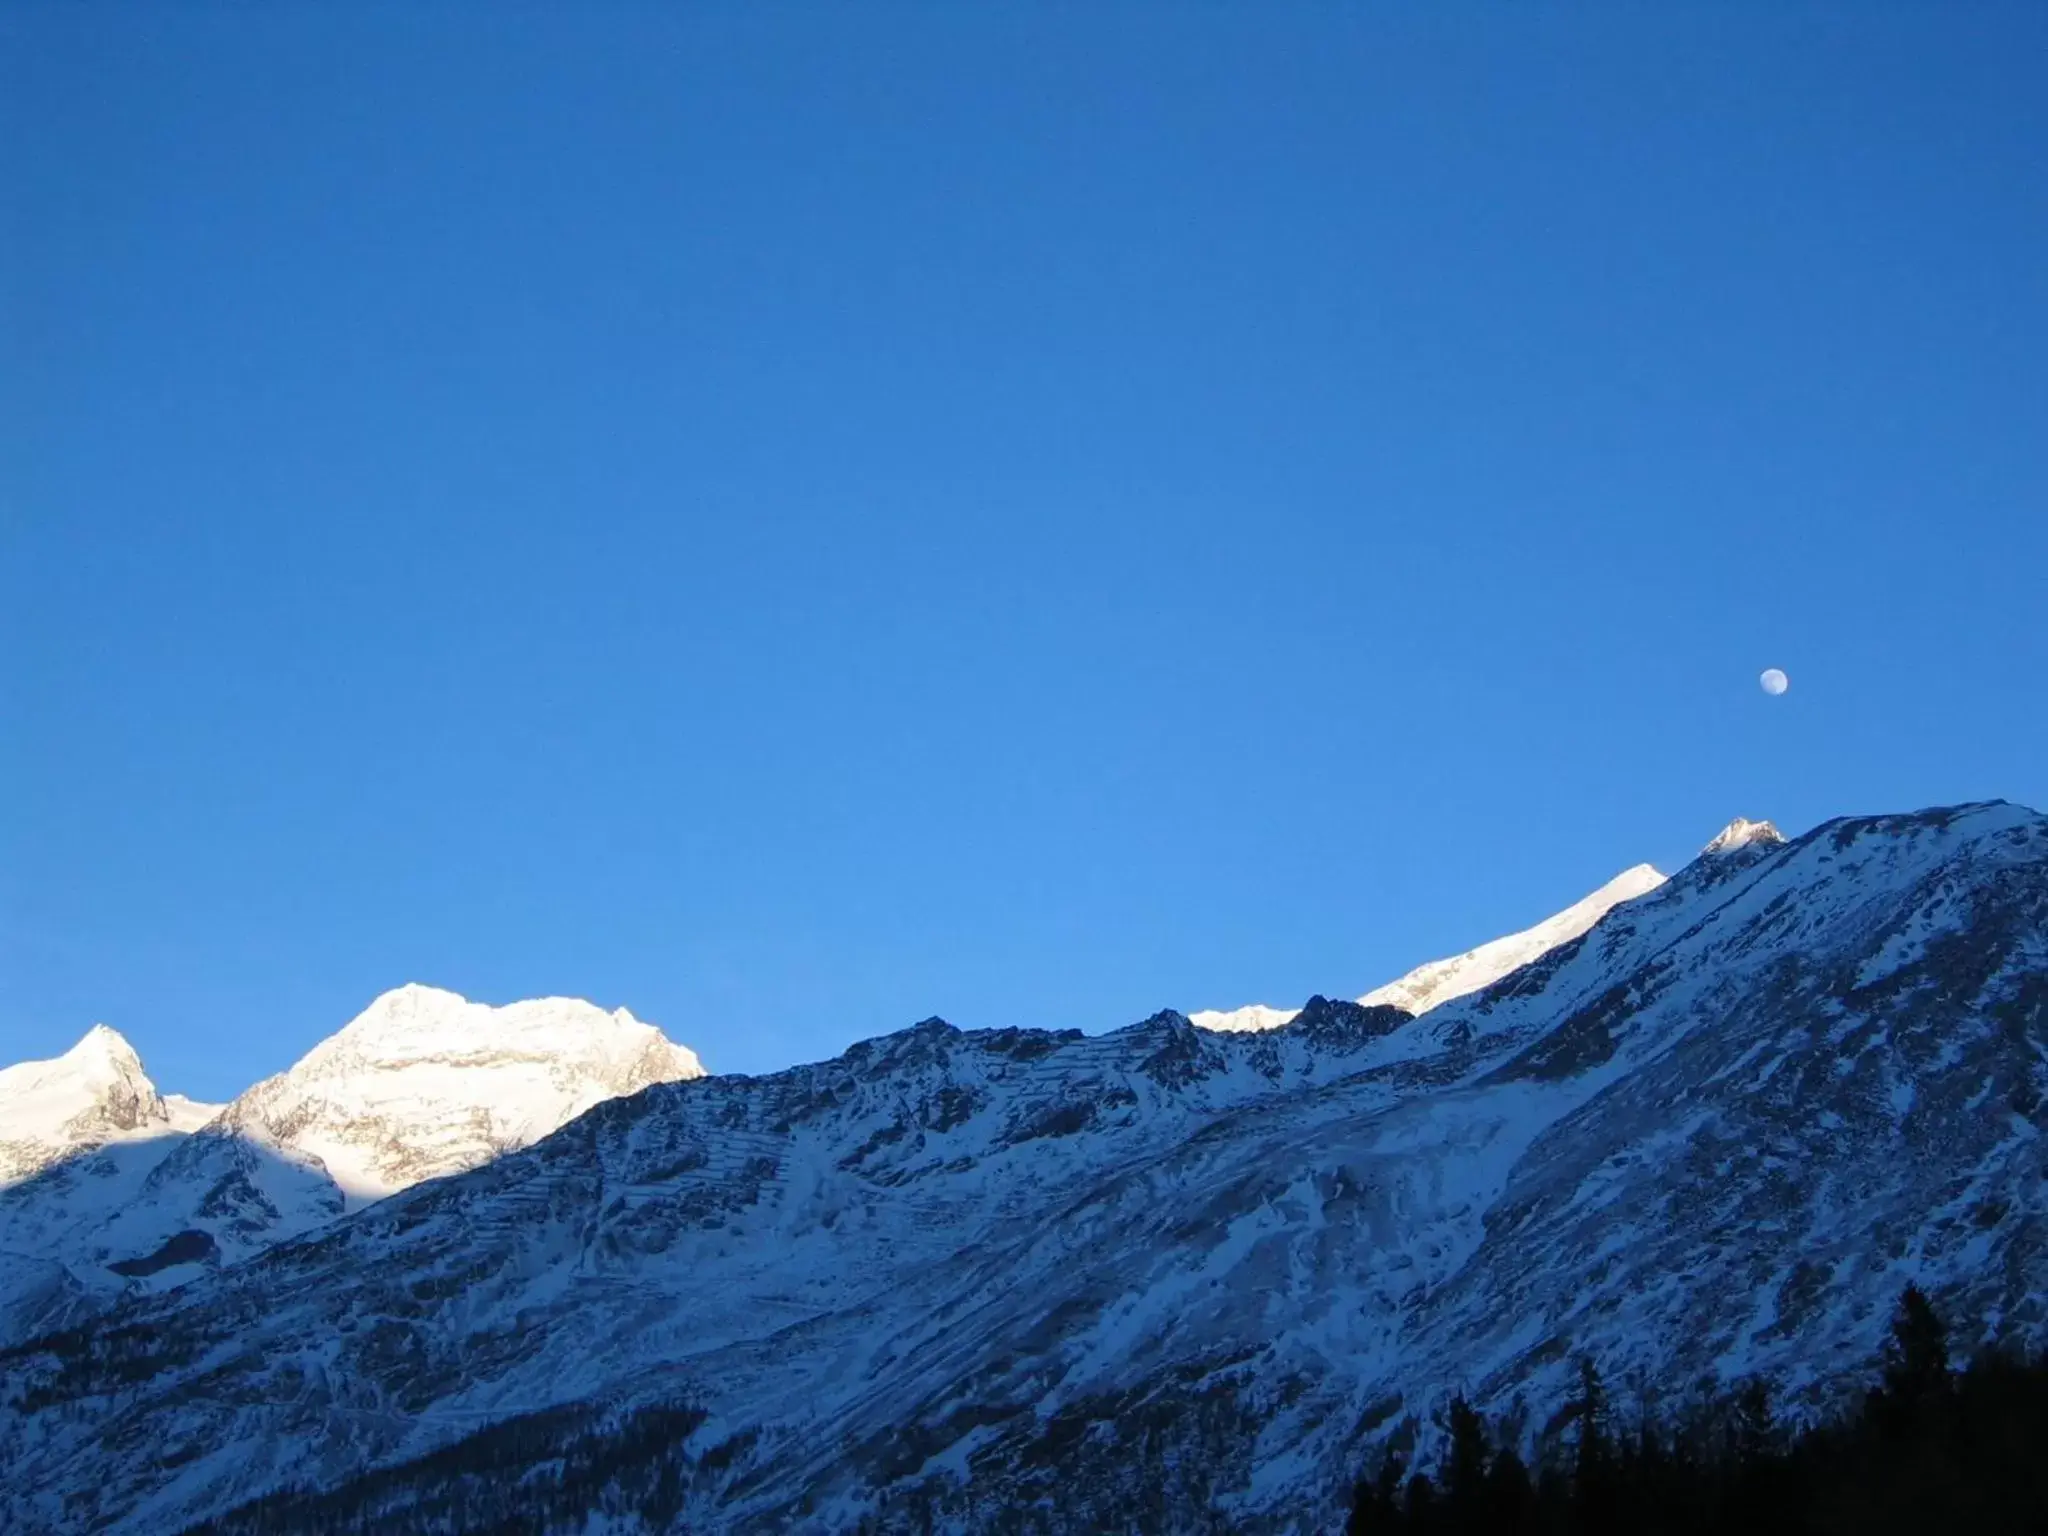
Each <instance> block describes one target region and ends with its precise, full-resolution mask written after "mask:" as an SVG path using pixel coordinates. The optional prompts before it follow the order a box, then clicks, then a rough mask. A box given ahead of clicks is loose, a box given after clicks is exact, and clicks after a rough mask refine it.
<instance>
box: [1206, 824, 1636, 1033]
mask: <svg viewBox="0 0 2048 1536" xmlns="http://www.w3.org/2000/svg"><path fill="white" fill-rule="evenodd" d="M1663 883H1664V876H1663V874H1661V873H1660V872H1659V871H1658V870H1656V869H1655V868H1653V867H1652V866H1650V865H1648V864H1637V865H1634V866H1633V867H1631V868H1629V869H1625V870H1623V871H1622V872H1621V873H1620V874H1618V875H1616V876H1615V877H1614V878H1613V879H1612V880H1609V881H1608V882H1607V883H1606V884H1605V885H1603V886H1601V887H1600V888H1599V889H1598V890H1596V891H1593V892H1591V893H1590V894H1588V895H1586V896H1582V897H1580V898H1579V900H1577V901H1575V902H1573V903H1572V904H1571V905H1570V906H1568V907H1566V908H1565V909H1564V910H1563V911H1562V912H1558V913H1555V914H1553V915H1552V916H1550V917H1547V918H1545V919H1544V920H1543V921H1542V922H1540V923H1538V924H1536V925H1535V926H1534V927H1532V928H1525V929H1523V930H1522V931H1521V932H1519V933H1510V934H1507V935H1505V936H1503V937H1501V938H1498V939H1492V940H1489V941H1488V942H1487V943H1484V944H1481V945H1479V946H1478V947H1476V948H1474V949H1468V950H1466V951H1465V952H1464V953H1463V954H1461V955H1452V956H1450V957H1448V958H1446V959H1442V960H1431V961H1427V962H1426V963H1424V964H1422V965H1418V966H1417V967H1416V968H1415V969H1414V970H1412V971H1410V972H1408V973H1407V974H1406V975H1405V976H1401V977H1398V978H1396V979H1395V980H1393V981H1390V982H1388V983H1387V984H1386V985H1385V986H1382V987H1375V988H1374V989H1373V990H1372V991H1370V992H1368V993H1366V994H1365V995H1364V996H1363V997H1361V998H1359V999H1358V1001H1359V1003H1360V1004H1361V1005H1363V1006H1365V1007H1367V1008H1379V1007H1392V1008H1399V1009H1401V1010H1403V1011H1404V1012H1407V1013H1413V1014H1420V1013H1427V1012H1428V1011H1429V1010H1430V1009H1432V1008H1435V1007H1438V1006H1440V1005H1441V1004H1444V1003H1448V1002H1450V1001H1452V1000H1453V999H1454V998H1460V997H1464V996H1466V995H1467V994H1469V993H1472V992H1478V991H1482V990H1484V989H1485V988H1487V987H1490V986H1492V985H1493V984H1494V983H1495V982H1496V981H1499V980H1500V979H1501V978H1502V977H1503V976H1506V975H1508V974H1509V973H1511V972H1513V971H1518V970H1520V969H1521V968H1522V967H1523V966H1525V965H1528V964H1530V963H1531V962H1532V961H1535V960H1540V959H1541V958H1542V957H1543V956H1544V955H1546V954H1548V953H1549V952H1550V951H1551V950H1553V949H1555V948H1557V947H1558V946H1559V945H1560V944H1566V943H1569V942H1570V941H1571V940H1573V939H1576V938H1577V937H1578V936H1579V935H1580V934H1582V933H1584V932H1586V931H1587V930H1588V929H1590V928H1591V927H1592V926H1593V925H1594V924H1595V923H1597V922H1599V921H1600V919H1601V918H1603V917H1605V916H1606V915H1607V914H1608V912H1609V911H1611V910H1612V909H1613V908H1615V907H1617V906H1619V905H1620V904H1621V903H1622V902H1624V901H1632V900H1634V899H1635V898H1636V897H1638V896H1643V895H1647V894H1648V893H1649V892H1651V891H1654V890H1655V889H1657V887H1658V886H1660V885H1662V884H1663ZM1300 1011H1301V1010H1300V1009H1298V1008H1272V1007H1268V1006H1267V1005H1265V1004H1263V1003H1253V1004H1251V1005H1250V1006H1248V1007H1244V1008H1233V1009H1230V1010H1227V1011H1225V1010H1219V1009H1213V1008H1205V1009H1203V1010H1202V1011H1200V1012H1198V1013H1191V1014H1189V1015H1188V1019H1189V1021H1190V1022H1191V1023H1194V1024H1197V1025H1200V1026H1201V1027H1202V1028H1203V1029H1211V1030H1223V1031H1232V1032H1237V1031H1252V1030H1266V1029H1279V1028H1280V1027H1282V1026H1283V1025H1286V1024H1290V1023H1292V1022H1293V1021H1294V1019H1295V1018H1296V1017H1297V1016H1298V1015H1299V1013H1300Z"/></svg>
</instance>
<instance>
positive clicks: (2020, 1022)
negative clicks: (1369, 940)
mask: <svg viewBox="0 0 2048 1536" xmlns="http://www.w3.org/2000/svg"><path fill="white" fill-rule="evenodd" d="M1716 843H1717V846H1715V847H1714V848H1712V849H1711V850H1710V851H1708V852H1706V853H1703V854H1702V855H1701V856H1700V857H1699V858H1698V859H1696V860H1695V861H1694V862H1693V863H1691V864H1689V865H1687V866H1686V867H1685V868H1684V869H1683V870H1681V871H1680V872H1679V873H1677V874H1676V875H1674V876H1673V877H1672V878H1671V879H1670V880H1668V881H1666V882H1664V883H1663V884H1662V885H1660V886H1658V887H1656V888H1655V889H1654V890H1651V891H1649V892H1648V893H1646V894H1644V895H1641V896H1639V897H1637V898H1635V899H1633V900H1630V901H1627V902H1623V903H1620V904H1618V905H1615V906H1613V907H1611V908H1610V910H1609V911H1608V913H1607V915H1606V916H1605V917H1604V918H1602V919H1601V920H1600V921H1599V922H1597V923H1596V924H1594V925H1593V926H1592V927H1591V928H1590V929H1589V930H1587V931H1586V932H1584V933H1583V934H1581V935H1580V936H1579V937H1578V938H1576V939H1573V940H1570V941H1567V942H1565V943H1562V944H1559V945H1557V946H1556V947H1554V948H1551V949H1550V950H1548V951H1547V952H1546V953H1544V954H1542V955H1541V957H1540V958H1538V959H1537V960H1536V961H1534V962H1533V963H1531V964H1529V965H1526V966H1524V967H1523V968H1522V969H1521V970H1519V971H1515V972H1513V973H1511V974H1509V975H1507V976H1505V977H1503V978H1501V979H1500V980H1499V981H1497V982H1495V983H1494V984H1493V985H1492V986H1490V987H1487V988H1484V989H1483V990H1480V991H1478V992H1474V993H1469V994H1467V995H1465V996H1463V997H1458V998H1455V999H1453V1000H1451V1001H1449V1002H1446V1003H1442V1004H1440V1005H1439V1006H1437V1007H1435V1008H1434V1009H1432V1010H1431V1011H1430V1012H1428V1013H1426V1014H1424V1015H1422V1016H1420V1017H1411V1016H1410V1015H1408V1014H1406V1013H1405V1012H1403V1011H1401V1010H1399V1009H1396V1008H1391V1007H1382V1008H1371V1009H1369V1008H1365V1007H1362V1006H1360V1005H1358V1004H1355V1003H1344V1002H1329V1001H1326V1000H1324V999H1320V998H1317V999H1312V1000H1311V1001H1310V1003H1309V1004H1308V1005H1307V1006H1306V1007H1304V1008H1303V1009H1302V1010H1301V1011H1300V1013H1299V1014H1298V1015H1297V1016H1296V1017H1295V1018H1294V1019H1293V1020H1292V1021H1291V1022H1289V1023H1288V1024H1287V1025H1285V1026H1283V1027H1280V1028H1276V1029H1271V1030H1265V1031H1258V1032H1236V1033H1231V1032H1215V1031H1208V1030H1202V1029H1198V1028H1196V1027H1194V1026H1193V1025H1191V1024H1190V1023H1189V1021H1188V1020H1187V1019H1185V1018H1182V1017H1181V1016H1179V1015H1177V1014H1160V1015H1157V1016H1155V1017H1153V1018H1150V1019H1147V1020H1145V1021H1143V1022H1142V1023H1139V1024H1135V1025H1132V1026H1130V1027H1128V1028H1126V1029H1122V1030H1118V1031H1116V1032H1114V1033H1111V1034H1107V1035H1101V1036H1094V1037H1089V1036H1084V1035H1081V1034H1079V1033H1078V1032H1074V1031H1064V1032H1057V1033H1053V1032H1041V1031H1028V1030H1006V1031H1001V1032H980V1033H972V1034H963V1033H962V1032H960V1031H958V1030H956V1029H953V1028H952V1027H951V1026H949V1025H946V1024H944V1023H942V1022H940V1021H938V1020H928V1021H926V1022H925V1023H923V1024H920V1025H918V1026H916V1027H914V1028H911V1029H908V1030H904V1031H902V1032H900V1033H897V1034H894V1035H889V1036H885V1037H883V1038H881V1039H877V1040H872V1041H868V1042H865V1043H863V1044H861V1045H859V1046H856V1047H855V1048H853V1049H852V1050H850V1051H848V1052H847V1053H845V1054H844V1055H843V1056H841V1057H839V1058H837V1059H836V1060H833V1061H829V1062H824V1063H820V1064H818V1065H815V1066H807V1067H800V1068H796V1069H793V1070H791V1071H788V1072H783V1073H778V1074H775V1075H773V1076H770V1077H763V1078H744V1077H741V1078H718V1077H707V1078H702V1079H697V1080H691V1081H681V1082H675V1083H670V1084H665V1085H660V1086H656V1087H653V1088H650V1089H648V1090H647V1091H645V1092H642V1093H640V1094H637V1095H635V1096H633V1097H631V1098H624V1099H616V1100H613V1101H611V1102H608V1103H605V1104H603V1105H600V1106H599V1107H597V1108H596V1109H594V1110H592V1111H591V1112H590V1113H587V1114H585V1115H583V1116H581V1117H580V1118H578V1119H577V1120H575V1121H573V1122H571V1123H570V1124H569V1125H567V1126H565V1127H564V1128H563V1129H562V1130H560V1131H558V1132H556V1133H555V1134H554V1135H551V1136H548V1137H546V1138H545V1139H543V1140H541V1141H539V1142H537V1143H536V1144H534V1145H533V1146H531V1147H529V1148H527V1149H525V1150H523V1151H520V1152H516V1153H512V1154H509V1155H506V1156H504V1157H501V1158H499V1159H497V1160H495V1161H493V1162H490V1163H488V1164H486V1165H485V1166H482V1167H479V1168H477V1169H475V1170H473V1171H471V1172H468V1173H465V1174H461V1175H459V1176H456V1177H451V1178H446V1179H441V1180H438V1181H435V1182H432V1183H429V1184H425V1185H423V1186H420V1187H418V1188H415V1189H412V1190H409V1191H406V1192H404V1193H401V1194H398V1195H396V1196H393V1197H392V1198H390V1199H387V1200H385V1201H383V1202H381V1203H379V1204H377V1205H374V1206H372V1207H370V1208H368V1209H366V1210H363V1211H360V1212H358V1213H355V1214H353V1215H351V1216H349V1217H348V1218H347V1219H345V1220H343V1221H340V1222H337V1223H334V1224H332V1225H330V1226H328V1227H327V1228H325V1229H324V1230H322V1231H321V1232H320V1233H318V1234H317V1235H315V1236H313V1237H311V1238H310V1239H309V1240H305V1241H300V1242H296V1243H289V1244H282V1245H278V1246H275V1247H273V1248H271V1249H270V1250H269V1251H267V1252H266V1253H264V1254H262V1255H260V1256H258V1257H256V1258H253V1259H251V1260H250V1261H248V1262H246V1263H242V1264H239V1265H235V1266H232V1267H228V1268H224V1269H222V1270H221V1271H220V1272H219V1273H217V1274H214V1275H211V1276H209V1277H207V1278H204V1279H202V1280H199V1281H197V1282H195V1283H193V1284H191V1285H188V1286H186V1287H184V1288H183V1289H181V1290H179V1291H176V1292H173V1293H169V1294H164V1295H157V1296H145V1297H138V1298H136V1299H134V1300H131V1301H130V1302H128V1303H127V1304H126V1305H124V1307H123V1308H122V1310H121V1311H120V1312H119V1313H117V1314H116V1315H114V1316H113V1317H111V1318H109V1319H106V1320H104V1321H103V1323H102V1325H101V1326H99V1327H97V1328H95V1329H92V1330H82V1331H78V1332H73V1333H69V1334H58V1335H53V1336H50V1337H46V1338H43V1339H40V1340H37V1341H35V1342H33V1343H31V1344H29V1345H26V1346H23V1347H21V1348H17V1349H15V1350H12V1351H8V1352H6V1353H4V1354H0V1464H5V1465H6V1466H7V1467H8V1468H9V1476H8V1477H7V1478H6V1479H0V1526H4V1527H6V1528H7V1529H9V1530H21V1531H25V1532H45V1531H49V1532H54V1531H60V1530H76V1529H93V1530H103V1531H115V1532H121V1531H132V1532H141V1531H165V1530H179V1529H183V1528H185V1527H187V1526H190V1525H192V1524H193V1523H194V1522H201V1521H210V1522H213V1523H211V1524H209V1525H207V1526H206V1527H205V1528H206V1529H209V1530H219V1531H259V1530H260V1531H266V1532H293V1531H301V1532H311V1531H320V1532H331V1531H371V1530H374V1531H378V1532H400V1533H402V1532H405V1531H410V1530H427V1529H434V1530H441V1529H456V1528H464V1527H463V1522H464V1521H468V1522H470V1524H471V1525H472V1526H473V1525H474V1524H475V1523H476V1522H477V1521H481V1520H485V1519H487V1518H489V1516H490V1514H491V1512H492V1511H493V1510H501V1511H503V1512H504V1513H505V1514H507V1515H508V1516H509V1515H510V1514H512V1513H514V1512H515V1511H514V1509H513V1508H512V1505H513V1504H516V1505H517V1510H516V1512H517V1513H519V1514H520V1515H521V1516H522V1517H527V1516H548V1515H561V1516H563V1517H564V1520H563V1525H564V1528H573V1529H585V1530H594V1529H600V1528H602V1529H604V1530H606V1531H609V1532H626V1531H637V1530H674V1529H689V1530H693V1531H717V1532H771V1531H773V1532H780V1531H786V1530H792V1529H804V1530H816V1531H826V1532H830V1531H843V1530H852V1529H855V1528H856V1527H862V1525H863V1522H866V1524H865V1527H864V1528H866V1529H873V1530H880V1531H922V1530H932V1529H944V1530H958V1531H968V1532H974V1531H992V1530H997V1529H1001V1530H1020V1531H1021V1530H1033V1531H1040V1530H1042V1531H1048V1532H1050V1531H1071V1530H1129V1529H1147V1530H1151V1529H1171V1530H1201V1529H1211V1528H1226V1527H1227V1528H1229V1529H1232V1530H1240V1531H1249V1532H1297V1531H1298V1532H1309V1531H1325V1530H1328V1529H1331V1528H1332V1527H1333V1525H1334V1524H1335V1512H1336V1511H1337V1510H1338V1509H1339V1507H1340V1505H1341V1502H1342V1499H1343V1496H1344V1491H1345V1485H1346V1483H1347V1482H1348V1480H1349V1478H1350V1477H1351V1476H1353V1475H1354V1474H1355V1473H1356V1472H1357V1471H1358V1470H1359V1468H1360V1466H1361V1464H1362V1462H1363V1460H1364V1458H1365V1456H1366V1454H1367V1452H1368V1450H1369V1447H1370V1446H1371V1444H1372V1443H1373V1442H1374V1440H1375V1439H1376V1438H1378V1437H1381V1436H1384V1435H1385V1434H1387V1433H1388V1432H1389V1431H1390V1430H1391V1429H1393V1427H1394V1426H1395V1425H1396V1424H1398V1423H1399V1422H1401V1420H1402V1419H1403V1417H1404V1416H1405V1415H1408V1414H1426V1413H1427V1412H1428V1411H1429V1410H1431V1409H1433V1408H1435V1407H1438V1406H1440V1405H1441V1403H1442V1401H1443V1400H1444V1398H1445V1397H1446V1396H1447V1395H1448V1393H1450V1392H1451V1391H1453V1390H1456V1389H1459V1388H1462V1389H1463V1390H1465V1391H1466V1392H1467V1393H1468V1394H1469V1395H1470V1396H1471V1398H1472V1399H1473V1400H1474V1401H1475V1403H1476V1404H1477V1405H1478V1406H1479V1407H1481V1408H1482V1409H1484V1410H1489V1411H1494V1410H1499V1409H1501V1408H1503V1407H1504V1406H1506V1405H1508V1404H1509V1403H1511V1402H1512V1401H1513V1400H1515V1399H1517V1398H1520V1399H1522V1400H1524V1401H1525V1402H1526V1403H1527V1404H1528V1405H1529V1406H1530V1407H1531V1408H1532V1409H1533V1410H1534V1412H1535V1417H1534V1418H1533V1420H1532V1421H1531V1422H1532V1425H1533V1426H1534V1427H1535V1428H1537V1429H1539V1430H1540V1429H1541V1428H1542V1426H1543V1425H1544V1423H1545V1415H1546V1414H1547V1412H1548V1410H1549V1409H1550V1408H1551V1407H1553V1406H1554V1405H1555V1404H1556V1403H1557V1402H1558V1401H1559V1400H1560V1398H1561V1397H1562V1395H1563V1391H1564V1388H1565V1382H1566V1378H1567V1376H1568V1375H1569V1373H1570V1370H1571V1362H1572V1360H1573V1357H1574V1356H1575V1355H1577V1354H1580V1353H1587V1354H1590V1355H1592V1356H1593V1357H1595V1358H1596V1359H1597V1360H1598V1361H1599V1363H1600V1364H1601V1366H1602V1368H1603V1372H1604V1374H1605V1375H1606V1377H1607V1379H1608V1380H1609V1381H1610V1382H1613V1383H1616V1384H1625V1383H1628V1382H1631V1381H1634V1380H1637V1379H1641V1378H1644V1377H1647V1379H1650V1380H1653V1381H1658V1382H1667V1383H1669V1382H1678V1383H1690V1382H1693V1381H1696V1380H1698V1379H1699V1378H1701V1377H1702V1376H1720V1377H1722V1378H1724V1379H1726V1378H1733V1377H1737V1376H1742V1375H1747V1374H1749V1373H1752V1372H1761V1373H1764V1374H1767V1375H1769V1376H1770V1377H1771V1378H1773V1379H1774V1380H1775V1381H1776V1382H1777V1384H1778V1386H1779V1389H1780V1393H1781V1395H1782V1396H1783V1397H1784V1398H1785V1399H1786V1400H1788V1401H1789V1402H1791V1403H1793V1404H1815V1403H1820V1402H1824V1401H1827V1400H1829V1399H1830V1398H1831V1397H1832V1396H1833V1395H1834V1394H1836V1393H1838V1392H1839V1391H1841V1390H1842V1387H1843V1384H1844V1376H1845V1373H1850V1372H1855V1371H1857V1370H1858V1369H1859V1368H1860V1366H1861V1365H1862V1363H1863V1362H1865V1361H1867V1360H1868V1359H1869V1358H1870V1357H1871V1355H1872V1354H1873V1353H1874V1351H1875V1349H1876V1346H1877V1344H1878V1341H1879V1340H1880V1338H1881V1336H1882V1334H1883V1330H1884V1327H1885V1322H1886V1319H1887V1317H1888V1316H1889V1314H1890V1310H1891V1308H1892V1306H1893V1304H1894V1302H1895V1301H1896V1298H1897V1295H1898V1291H1899V1288H1900V1286H1901V1284H1902V1283H1903V1282H1904V1281H1905V1280H1906V1279H1908V1278H1911V1279H1916V1280H1918V1281H1919V1282H1920V1283H1921V1284H1922V1285H1923V1286H1924V1287H1925V1288H1927V1289H1928V1290H1929V1291H1930V1292H1931V1293H1932V1294H1933V1296H1934V1298H1935V1300H1936V1302H1937V1304H1938V1305H1940V1306H1941V1307H1942V1308H1943V1309H1944V1311H1945V1312H1947V1313H1948V1314H1949V1315H1951V1316H1954V1317H1957V1318H1962V1319H1976V1320H1982V1321H1983V1323H1984V1324H1985V1326H1987V1327H1988V1328H1989V1329H1990V1330H1992V1332H1993V1333H1995V1334H1997V1335H2000V1336H2002V1337H2004V1338H2006V1339H2008V1340H2011V1341H2014V1342H2023V1343H2036V1344H2037V1343H2040V1342H2042V1341H2043V1339H2044V1338H2048V1244H2044V1238H2048V1201H2044V1196H2043V1193H2042V1191H2043V1189H2044V1177H2048V1156H2044V1147H2048V1143H2044V1137H2043V1131H2044V1129H2048V1107H2044V1106H2048V818H2043V817H2041V816H2040V815H2038V814H2036V813H2034V812H2031V811H2027V810H2025V809H2022V808H2019V807H2014V806H2009V805H2004V804H1999V803H1993V804H1986V805H1973V806H1963V807H1956V808H1951V809H1945V810H1938V811H1930V812H1924V813H1919V814H1915V815H1908V816H1886V817H1860V818H1853V819H1846V820H1840V821H1835V822H1830V823H1827V824H1825V825H1823V826H1821V827H1818V828H1816V829H1814V830H1813V831H1811V832H1809V833H1806V834H1805V835H1803V836H1801V837H1799V838H1796V839H1794V840H1792V841H1790V842H1783V841H1776V840H1774V839H1773V838H1772V837H1768V836H1762V835H1749V836H1737V837H1734V838H1730V839H1727V840H1722V839H1717V840H1716ZM1973 1342H1975V1341H1974V1340H1970V1339H1964V1340H1960V1341H1959V1344H1960V1345H1961V1346H1963V1347H1967V1346H1968V1345H1969V1344H1970V1343H1973ZM507 1419H511V1420H514V1422H511V1423H506V1424H501V1423H500V1422H499V1421H502V1420H507ZM429 1453H438V1454H433V1455H431V1456H430V1454H429ZM292 1490H297V1491H292ZM266 1494H269V1495H271V1496H270V1497H269V1498H267V1499H265V1500H264V1501H263V1502H261V1503H251V1502H250V1501H251V1500H252V1499H256V1498H257V1497H258V1496H261V1495H266ZM508 1501H510V1502H509V1503H508ZM458 1511H460V1512H461V1513H460V1514H459V1516H458V1513H457V1512H458Z"/></svg>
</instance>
